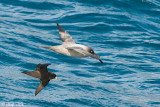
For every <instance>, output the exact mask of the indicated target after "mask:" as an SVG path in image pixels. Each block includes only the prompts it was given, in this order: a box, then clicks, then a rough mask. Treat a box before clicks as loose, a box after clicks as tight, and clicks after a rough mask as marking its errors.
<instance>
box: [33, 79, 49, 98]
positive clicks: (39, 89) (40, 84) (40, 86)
mask: <svg viewBox="0 0 160 107" xmlns="http://www.w3.org/2000/svg"><path fill="white" fill-rule="evenodd" d="M49 81H50V80H48V81H41V82H40V83H39V85H38V87H37V89H36V92H35V96H36V95H37V94H38V93H39V92H40V91H41V90H42V89H43V88H44V87H45V86H46V85H47V84H48V82H49Z"/></svg>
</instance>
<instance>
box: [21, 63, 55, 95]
mask: <svg viewBox="0 0 160 107" xmlns="http://www.w3.org/2000/svg"><path fill="white" fill-rule="evenodd" d="M48 65H51V64H49V63H43V64H38V65H37V67H36V70H35V71H24V72H22V73H24V74H27V75H29V76H32V77H35V78H39V79H40V83H39V85H38V87H37V89H36V91H35V96H36V95H37V94H38V93H39V92H40V91H41V90H42V89H43V88H44V87H45V86H46V85H47V84H48V83H49V81H50V80H51V79H58V78H57V76H56V74H54V73H52V72H49V71H48V70H47V66H48Z"/></svg>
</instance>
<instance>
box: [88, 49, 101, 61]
mask: <svg viewBox="0 0 160 107" xmlns="http://www.w3.org/2000/svg"><path fill="white" fill-rule="evenodd" d="M87 51H88V52H89V53H90V54H91V56H90V57H92V58H95V59H98V60H99V61H100V62H101V63H103V62H102V60H101V59H100V56H99V55H97V54H96V53H95V52H94V51H93V49H92V48H90V47H87Z"/></svg>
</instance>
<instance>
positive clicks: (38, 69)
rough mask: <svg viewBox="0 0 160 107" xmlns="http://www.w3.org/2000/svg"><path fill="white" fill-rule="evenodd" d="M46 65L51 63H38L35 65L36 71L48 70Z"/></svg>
mask: <svg viewBox="0 0 160 107" xmlns="http://www.w3.org/2000/svg"><path fill="white" fill-rule="evenodd" d="M48 65H51V64H50V63H43V64H38V65H37V67H36V71H39V72H41V71H42V72H48V70H47V66H48Z"/></svg>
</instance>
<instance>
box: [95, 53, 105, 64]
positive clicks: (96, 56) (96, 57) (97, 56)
mask: <svg viewBox="0 0 160 107" xmlns="http://www.w3.org/2000/svg"><path fill="white" fill-rule="evenodd" d="M93 58H95V59H98V60H99V61H100V62H101V63H103V61H102V60H101V59H100V56H99V55H97V54H94V55H93Z"/></svg>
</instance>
